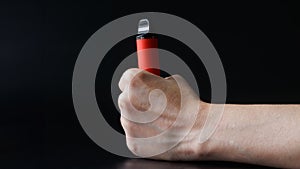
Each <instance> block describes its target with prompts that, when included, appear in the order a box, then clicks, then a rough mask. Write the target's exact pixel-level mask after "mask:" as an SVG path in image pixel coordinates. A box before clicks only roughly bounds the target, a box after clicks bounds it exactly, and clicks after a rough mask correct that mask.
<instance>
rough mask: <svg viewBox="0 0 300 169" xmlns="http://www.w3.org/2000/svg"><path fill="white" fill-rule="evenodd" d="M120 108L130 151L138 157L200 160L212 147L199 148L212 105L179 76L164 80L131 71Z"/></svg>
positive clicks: (124, 78)
mask: <svg viewBox="0 0 300 169" xmlns="http://www.w3.org/2000/svg"><path fill="white" fill-rule="evenodd" d="M119 87H120V89H121V90H122V93H121V94H120V96H119V99H118V104H119V107H120V110H121V114H122V116H121V124H122V126H123V128H124V130H125V134H126V141H127V145H128V148H129V149H130V150H131V151H132V152H133V153H134V154H135V155H137V156H140V157H147V158H153V159H164V160H196V159H197V160H198V159H199V158H201V156H205V155H206V154H207V152H208V147H207V146H205V144H199V135H200V132H201V127H202V126H203V124H204V122H205V118H206V116H207V112H208V111H207V109H208V104H207V103H205V102H202V101H201V100H200V99H199V97H198V96H197V95H196V94H195V93H194V91H193V90H192V89H191V88H190V86H189V85H188V84H187V82H186V81H185V80H184V79H183V78H182V77H180V76H179V75H174V76H170V77H168V78H162V77H159V76H156V75H153V74H151V73H148V72H146V71H143V70H141V69H129V70H127V71H126V72H125V73H124V74H123V76H122V77H121V79H120V82H119Z"/></svg>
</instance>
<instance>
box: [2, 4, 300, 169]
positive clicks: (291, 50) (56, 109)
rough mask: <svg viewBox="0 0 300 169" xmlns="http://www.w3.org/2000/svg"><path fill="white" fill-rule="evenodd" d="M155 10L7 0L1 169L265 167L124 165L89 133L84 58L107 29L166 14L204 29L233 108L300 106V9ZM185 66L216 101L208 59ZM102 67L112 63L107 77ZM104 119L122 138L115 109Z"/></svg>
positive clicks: (120, 49) (123, 47) (124, 46)
mask: <svg viewBox="0 0 300 169" xmlns="http://www.w3.org/2000/svg"><path fill="white" fill-rule="evenodd" d="M152 3H153V5H150V4H149V5H142V6H141V5H139V4H138V3H133V2H131V3H129V2H127V1H120V2H116V1H90V2H86V1H82V2H80V1H64V2H61V1H43V2H41V1H1V2H0V21H1V26H0V30H1V32H0V35H1V36H0V44H1V46H0V49H1V55H0V57H1V58H0V59H1V61H0V75H1V78H2V80H1V83H0V87H1V88H0V101H1V115H2V116H1V118H0V133H1V140H0V143H1V144H0V155H1V156H0V168H133V169H134V168H143V169H147V168H165V169H167V168H259V167H255V166H250V165H244V164H237V163H224V162H197V163H190V162H189V163H187V162H186V163H175V162H172V163H169V162H158V161H149V160H146V161H145V160H130V159H124V158H121V157H118V156H116V155H112V154H110V153H108V152H106V151H105V150H102V149H101V148H100V147H98V146H97V145H96V144H95V143H93V142H92V141H91V140H90V139H89V138H88V136H87V135H86V134H85V133H84V131H83V130H82V128H81V126H80V124H79V122H78V120H77V117H76V115H75V112H74V109H73V103H72V93H71V84H72V73H73V67H74V64H75V62H76V58H77V56H78V54H79V51H80V50H81V47H82V46H83V45H84V43H85V42H86V41H87V39H88V38H89V37H90V36H91V35H92V34H93V33H94V32H95V31H97V30H98V29H99V28H101V26H103V25H104V24H106V23H108V22H110V21H111V20H113V19H116V18H118V17H121V16H123V15H126V14H130V13H135V12H144V11H161V12H167V13H171V14H175V15H177V16H180V17H183V18H185V19H187V20H189V21H190V22H192V23H193V24H195V25H197V26H198V27H199V28H200V29H201V30H202V31H203V32H204V33H205V34H206V35H207V36H208V38H209V39H210V40H211V42H212V43H213V45H214V46H215V48H216V50H217V51H218V53H219V55H220V57H221V60H222V62H223V65H224V68H225V72H226V76H227V82H228V84H227V85H228V99H227V101H228V102H229V103H300V88H299V86H300V78H298V77H299V66H298V64H299V62H298V58H299V56H300V52H299V38H300V14H299V10H298V9H299V7H300V6H299V4H298V3H297V2H289V1H284V2H283V1H269V2H267V1H265V2H253V1H247V2H244V1H230V2H209V3H207V2H206V3H204V2H200V5H196V4H193V3H191V2H187V1H184V2H175V1H172V3H167V2H165V3H163V2H162V1H157V2H154V1H152ZM162 39H164V40H160V47H161V48H164V49H168V50H170V51H172V52H174V53H176V54H177V55H178V56H180V57H182V58H184V55H186V54H187V53H188V54H191V53H189V51H188V49H187V48H185V46H184V44H180V43H178V42H176V41H174V40H172V39H170V38H166V37H162ZM134 50H135V37H132V38H128V39H126V40H124V41H123V42H122V43H120V44H118V45H116V46H115V47H114V48H113V49H112V50H111V52H110V53H109V54H108V55H107V56H106V58H108V59H112V57H110V56H114V57H115V58H118V59H117V60H116V59H115V60H114V61H115V62H118V61H121V60H122V59H121V58H122V57H125V56H127V55H128V54H129V53H130V52H132V51H134ZM191 55H192V54H191ZM115 62H113V64H116V63H115ZM186 62H188V63H189V65H190V66H191V67H197V66H198V69H197V68H195V69H194V71H198V73H199V79H200V81H201V83H202V85H201V87H200V89H199V90H200V93H201V97H202V99H203V100H205V101H209V98H210V87H209V83H208V81H207V76H206V74H205V69H204V68H203V67H202V66H199V65H201V63H200V62H199V63H198V62H197V61H194V60H190V61H188V60H187V61H186ZM106 66H108V65H106ZM101 69H105V66H103V67H101V68H99V72H100V71H101ZM97 78H98V79H97V81H96V85H97V87H96V93H97V97H98V98H99V97H100V98H101V96H102V94H104V91H102V90H101V89H104V90H107V88H106V87H107V85H106V84H104V83H102V82H101V78H100V75H99V76H98V77H97ZM102 78H105V79H109V78H111V77H109V76H107V77H105V76H103V77H102ZM199 79H198V80H199ZM99 104H101V102H100V103H99ZM102 112H104V116H105V117H106V119H107V121H108V122H109V123H110V124H111V125H112V126H113V127H114V128H115V129H117V130H118V131H120V132H123V131H122V128H121V127H120V124H119V113H118V112H117V111H116V110H115V108H113V107H112V106H108V107H105V108H103V110H102ZM112 141H113V140H112ZM2 166H3V167H2Z"/></svg>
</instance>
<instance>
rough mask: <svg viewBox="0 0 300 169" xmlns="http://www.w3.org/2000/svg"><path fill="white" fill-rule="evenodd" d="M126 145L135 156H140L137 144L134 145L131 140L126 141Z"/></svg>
mask: <svg viewBox="0 0 300 169" xmlns="http://www.w3.org/2000/svg"><path fill="white" fill-rule="evenodd" d="M126 144H127V147H128V149H129V150H130V151H131V152H132V153H133V154H134V155H137V156H139V153H138V152H139V145H138V144H137V143H134V142H133V141H132V140H131V139H130V138H127V139H126Z"/></svg>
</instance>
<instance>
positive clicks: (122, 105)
mask: <svg viewBox="0 0 300 169" xmlns="http://www.w3.org/2000/svg"><path fill="white" fill-rule="evenodd" d="M126 102H127V99H126V96H125V94H124V93H121V94H120V95H119V97H118V105H119V108H120V109H121V110H123V109H124V108H125V104H126Z"/></svg>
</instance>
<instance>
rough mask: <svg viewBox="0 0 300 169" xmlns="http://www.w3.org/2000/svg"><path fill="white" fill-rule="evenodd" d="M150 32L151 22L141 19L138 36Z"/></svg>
mask: <svg viewBox="0 0 300 169" xmlns="http://www.w3.org/2000/svg"><path fill="white" fill-rule="evenodd" d="M148 32H149V21H148V19H141V20H140V21H139V26H138V34H146V33H148Z"/></svg>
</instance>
